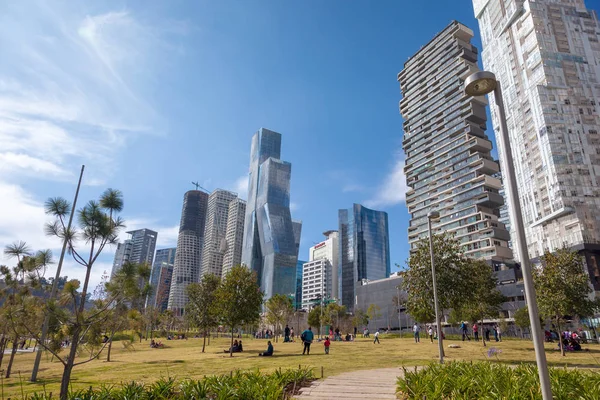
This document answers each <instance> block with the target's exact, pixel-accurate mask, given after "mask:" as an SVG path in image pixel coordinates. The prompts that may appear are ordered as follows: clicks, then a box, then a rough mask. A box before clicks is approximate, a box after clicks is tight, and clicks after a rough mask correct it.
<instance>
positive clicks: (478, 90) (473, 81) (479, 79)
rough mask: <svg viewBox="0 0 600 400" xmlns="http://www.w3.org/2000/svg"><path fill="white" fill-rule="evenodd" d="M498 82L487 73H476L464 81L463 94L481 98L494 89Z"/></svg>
mask: <svg viewBox="0 0 600 400" xmlns="http://www.w3.org/2000/svg"><path fill="white" fill-rule="evenodd" d="M496 85H498V81H497V80H496V76H495V75H494V74H493V73H491V72H489V71H478V72H475V73H474V74H472V75H470V76H469V77H468V78H467V79H466V80H465V93H466V94H468V95H469V96H483V95H486V94H488V93H491V92H493V91H494V89H496Z"/></svg>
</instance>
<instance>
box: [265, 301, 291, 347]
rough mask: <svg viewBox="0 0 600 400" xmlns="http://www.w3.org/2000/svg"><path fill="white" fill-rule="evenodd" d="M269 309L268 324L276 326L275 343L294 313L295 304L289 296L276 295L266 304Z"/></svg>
mask: <svg viewBox="0 0 600 400" xmlns="http://www.w3.org/2000/svg"><path fill="white" fill-rule="evenodd" d="M265 305H266V309H267V322H268V323H270V324H273V325H274V326H275V335H276V336H275V341H277V337H278V333H281V327H282V326H283V324H285V323H286V321H287V320H288V319H289V318H290V316H291V315H292V314H293V313H294V304H293V302H292V299H291V298H290V297H289V296H286V295H283V294H275V295H273V297H271V298H270V299H269V300H267V302H266V303H265Z"/></svg>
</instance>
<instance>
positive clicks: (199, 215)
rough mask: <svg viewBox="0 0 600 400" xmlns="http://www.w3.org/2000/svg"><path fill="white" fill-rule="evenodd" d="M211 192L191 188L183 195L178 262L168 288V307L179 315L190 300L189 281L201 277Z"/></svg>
mask: <svg viewBox="0 0 600 400" xmlns="http://www.w3.org/2000/svg"><path fill="white" fill-rule="evenodd" d="M207 207H208V193H205V192H202V191H200V190H190V191H188V192H186V194H185V196H184V198H183V209H182V211H181V222H180V225H179V236H178V237H177V250H176V252H175V265H174V267H173V278H172V281H171V289H170V292H169V303H168V307H169V309H171V310H173V311H174V312H175V314H176V315H183V310H184V308H185V305H186V304H187V294H186V292H185V290H186V288H187V286H188V285H189V284H190V283H194V282H198V281H199V279H200V267H201V262H202V246H203V245H204V227H205V224H206V210H207Z"/></svg>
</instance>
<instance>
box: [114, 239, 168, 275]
mask: <svg viewBox="0 0 600 400" xmlns="http://www.w3.org/2000/svg"><path fill="white" fill-rule="evenodd" d="M127 234H128V235H129V238H128V239H126V240H125V241H124V242H123V243H119V244H118V245H117V252H116V254H115V259H114V262H113V269H112V272H111V276H113V275H114V274H115V273H116V272H117V271H118V270H119V269H121V267H122V266H123V263H125V262H130V263H134V264H148V265H150V266H151V265H152V262H153V260H154V249H155V248H156V239H157V238H158V233H156V232H155V231H153V230H150V229H146V228H144V229H137V230H134V231H129V232H127Z"/></svg>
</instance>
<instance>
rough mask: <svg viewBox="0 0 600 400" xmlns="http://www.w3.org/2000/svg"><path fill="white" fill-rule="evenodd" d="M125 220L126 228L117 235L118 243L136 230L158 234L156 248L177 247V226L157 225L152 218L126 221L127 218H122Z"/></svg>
mask: <svg viewBox="0 0 600 400" xmlns="http://www.w3.org/2000/svg"><path fill="white" fill-rule="evenodd" d="M123 218H124V219H125V225H126V228H125V229H123V231H121V234H120V235H119V241H123V240H125V239H127V237H128V236H129V235H127V232H129V231H134V230H136V229H143V228H147V229H151V230H153V231H156V232H157V233H158V239H157V241H156V248H157V249H158V248H163V247H175V246H177V237H178V236H179V224H177V225H171V226H166V225H164V224H160V223H158V221H157V220H156V219H152V218H131V219H128V218H127V216H124V217H123Z"/></svg>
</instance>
